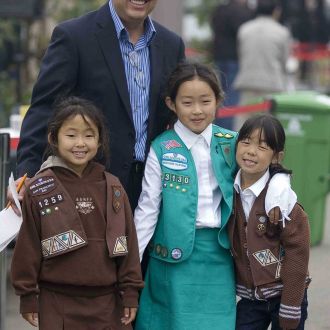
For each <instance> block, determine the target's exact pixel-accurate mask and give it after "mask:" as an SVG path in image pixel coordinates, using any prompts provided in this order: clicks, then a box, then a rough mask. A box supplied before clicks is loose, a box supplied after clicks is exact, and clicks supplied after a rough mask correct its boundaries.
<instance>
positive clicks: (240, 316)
mask: <svg viewBox="0 0 330 330" xmlns="http://www.w3.org/2000/svg"><path fill="white" fill-rule="evenodd" d="M280 304H281V297H276V298H273V299H269V300H267V301H261V300H249V299H244V298H242V299H241V300H240V301H239V302H238V303H237V314H236V330H267V329H268V326H269V325H270V324H271V329H272V330H281V329H282V328H281V327H280V325H279V317H278V313H279V310H280ZM307 306H308V300H307V289H306V290H305V295H304V298H303V301H302V304H301V319H300V322H299V325H298V327H297V328H296V329H297V330H304V329H305V321H306V319H307V315H308V314H307Z"/></svg>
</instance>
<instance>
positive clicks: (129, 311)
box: [121, 307, 137, 325]
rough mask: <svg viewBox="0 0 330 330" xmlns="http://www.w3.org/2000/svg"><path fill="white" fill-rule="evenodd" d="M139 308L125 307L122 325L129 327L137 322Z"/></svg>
mask: <svg viewBox="0 0 330 330" xmlns="http://www.w3.org/2000/svg"><path fill="white" fill-rule="evenodd" d="M136 312H137V308H135V307H125V308H124V317H122V318H121V323H123V324H125V325H127V324H130V323H131V322H132V321H134V320H135V317H136Z"/></svg>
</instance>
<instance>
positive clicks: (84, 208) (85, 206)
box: [76, 197, 95, 214]
mask: <svg viewBox="0 0 330 330" xmlns="http://www.w3.org/2000/svg"><path fill="white" fill-rule="evenodd" d="M76 209H77V211H78V212H79V213H82V214H89V213H91V212H92V211H93V210H94V209H95V206H94V202H93V199H92V198H91V197H77V198H76Z"/></svg>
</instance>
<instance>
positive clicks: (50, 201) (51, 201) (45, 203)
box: [38, 194, 64, 209]
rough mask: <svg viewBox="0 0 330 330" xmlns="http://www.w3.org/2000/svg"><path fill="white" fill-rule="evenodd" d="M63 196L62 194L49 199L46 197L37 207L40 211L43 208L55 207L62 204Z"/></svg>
mask: <svg viewBox="0 0 330 330" xmlns="http://www.w3.org/2000/svg"><path fill="white" fill-rule="evenodd" d="M63 200H64V199H63V195H62V194H56V195H54V196H51V197H47V198H42V199H40V200H39V201H38V205H39V207H40V209H43V208H45V207H48V206H51V205H55V204H58V203H60V202H63Z"/></svg>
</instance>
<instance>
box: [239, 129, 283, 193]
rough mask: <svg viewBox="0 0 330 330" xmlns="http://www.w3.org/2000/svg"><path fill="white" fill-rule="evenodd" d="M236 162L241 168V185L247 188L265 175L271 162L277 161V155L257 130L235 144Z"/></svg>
mask: <svg viewBox="0 0 330 330" xmlns="http://www.w3.org/2000/svg"><path fill="white" fill-rule="evenodd" d="M260 133H261V134H260ZM236 161H237V164H238V166H239V167H240V168H241V179H242V185H243V186H244V187H249V186H250V185H252V184H253V183H255V182H257V181H258V180H259V179H260V178H261V177H262V176H263V175H264V174H265V172H266V171H267V169H268V167H269V165H270V164H271V163H272V162H278V161H279V154H278V153H274V151H273V150H272V149H271V148H270V147H269V146H268V145H267V143H266V142H265V137H264V133H263V132H260V129H259V128H258V129H255V130H253V132H252V134H251V135H250V136H248V137H246V138H244V139H242V140H241V141H239V142H238V143H237V150H236Z"/></svg>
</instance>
